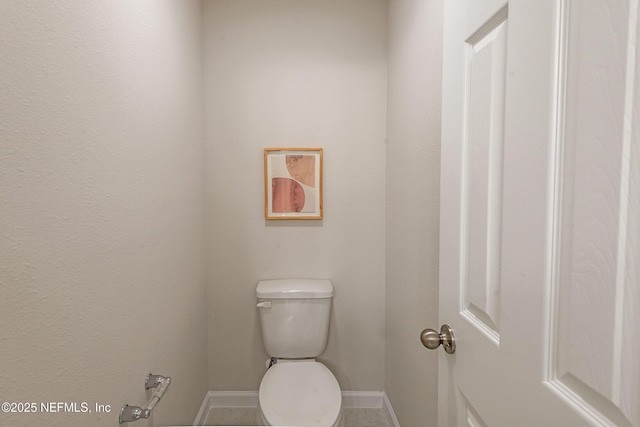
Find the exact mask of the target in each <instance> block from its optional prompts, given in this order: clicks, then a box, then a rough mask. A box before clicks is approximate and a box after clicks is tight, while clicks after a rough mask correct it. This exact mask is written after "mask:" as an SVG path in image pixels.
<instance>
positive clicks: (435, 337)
mask: <svg viewBox="0 0 640 427" xmlns="http://www.w3.org/2000/svg"><path fill="white" fill-rule="evenodd" d="M420 341H422V345H423V346H425V347H427V348H428V349H429V350H435V349H436V348H438V347H440V334H439V333H438V332H436V331H435V330H433V329H425V330H424V331H422V333H421V334H420Z"/></svg>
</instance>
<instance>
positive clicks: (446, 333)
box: [420, 325, 456, 354]
mask: <svg viewBox="0 0 640 427" xmlns="http://www.w3.org/2000/svg"><path fill="white" fill-rule="evenodd" d="M420 341H421V342H422V345H424V346H425V347H427V348H428V349H429V350H435V349H436V348H438V347H440V344H442V347H444V351H446V352H447V353H448V354H453V353H455V351H456V342H455V339H454V338H453V331H452V330H451V327H450V326H449V325H442V327H441V328H440V333H438V332H436V331H434V330H433V329H425V330H424V331H422V332H421V333H420Z"/></svg>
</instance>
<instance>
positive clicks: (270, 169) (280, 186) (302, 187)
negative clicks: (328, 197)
mask: <svg viewBox="0 0 640 427" xmlns="http://www.w3.org/2000/svg"><path fill="white" fill-rule="evenodd" d="M264 216H265V218H266V219H322V148H265V149H264Z"/></svg>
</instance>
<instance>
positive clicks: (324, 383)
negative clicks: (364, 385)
mask: <svg viewBox="0 0 640 427" xmlns="http://www.w3.org/2000/svg"><path fill="white" fill-rule="evenodd" d="M258 394H259V397H258V402H259V403H258V423H259V424H260V425H263V426H302V427H342V426H343V421H342V394H341V392H340V386H339V385H338V381H337V380H336V378H335V377H334V376H333V374H332V373H331V371H330V370H329V369H328V368H327V367H326V366H324V365H323V364H322V363H320V362H317V361H315V360H314V359H308V360H295V361H286V360H280V361H279V362H278V363H277V364H275V365H273V366H272V367H271V368H269V370H267V372H266V374H265V375H264V377H263V378H262V382H261V383H260V390H259V393H258Z"/></svg>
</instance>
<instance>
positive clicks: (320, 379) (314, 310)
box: [256, 279, 343, 427]
mask: <svg viewBox="0 0 640 427" xmlns="http://www.w3.org/2000/svg"><path fill="white" fill-rule="evenodd" d="M256 296H257V297H258V303H257V307H258V310H259V313H260V325H261V330H262V342H263V344H264V347H265V350H266V351H267V354H268V355H269V356H270V357H271V361H272V363H271V364H270V367H269V368H268V369H267V372H266V373H265V374H264V377H263V378H262V382H261V383H260V389H259V392H258V413H257V416H256V418H257V422H258V425H263V426H298V427H342V426H343V421H342V393H341V392H340V385H339V384H338V381H337V380H336V378H335V377H334V376H333V374H332V373H331V371H330V370H329V369H328V368H327V367H326V366H324V365H323V364H322V363H320V362H317V361H316V360H315V358H316V357H318V356H320V355H321V354H322V353H323V352H324V350H325V347H326V345H327V336H328V332H329V318H330V314H331V301H332V298H333V284H332V283H331V282H330V281H329V280H318V279H279V280H263V281H261V282H259V283H258V286H257V288H256ZM273 361H275V362H276V363H275V364H274V363H273Z"/></svg>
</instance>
